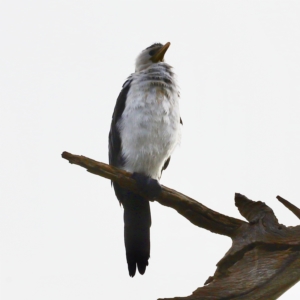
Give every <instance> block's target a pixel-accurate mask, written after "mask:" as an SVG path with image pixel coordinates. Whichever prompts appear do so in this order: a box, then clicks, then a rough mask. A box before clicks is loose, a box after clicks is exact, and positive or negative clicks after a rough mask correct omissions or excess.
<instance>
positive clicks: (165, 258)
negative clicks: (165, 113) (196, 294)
mask: <svg viewBox="0 0 300 300" xmlns="http://www.w3.org/2000/svg"><path fill="white" fill-rule="evenodd" d="M299 16H300V2H299V1H286V0H285V1H212V0H209V1H195V2H190V1H161V0H160V1H153V0H152V1H116V2H114V1H100V0H97V1H86V0H85V1H82V0H78V1H76V0H73V1H70V0H69V1H66V0H59V1H53V0H52V1H45V0H40V1H24V0H23V1H6V0H4V1H3V0H2V1H1V4H0V31H1V32H0V41H1V47H0V100H1V110H0V140H1V152H0V153H1V171H0V174H1V177H0V193H1V194H0V298H1V300H2V299H3V300H23V299H24V300H27V299H28V300H41V299H42V300H52V299H55V300H65V299H72V300H81V299H85V300H87V299H88V300H96V299H97V300H98V299H125V300H127V299H130V300H141V299H143V300H154V299H157V298H160V297H161V298H164V297H175V296H187V295H190V294H191V293H192V292H193V291H194V290H195V289H196V288H198V287H199V286H201V285H202V284H203V283H204V282H205V280H206V279H207V278H208V277H209V276H210V275H213V273H214V271H215V265H216V263H217V262H218V261H219V260H220V259H221V258H222V257H223V255H224V254H225V252H226V251H227V250H228V249H229V247H230V245H231V240H230V239H228V238H226V237H223V236H219V235H216V234H213V233H210V232H208V231H206V230H203V229H201V228H198V227H195V226H194V225H192V224H191V223H190V222H189V221H187V220H186V219H184V218H183V217H182V216H180V215H179V214H178V213H177V212H176V211H174V210H172V209H170V208H166V207H163V206H161V205H159V204H158V203H153V204H151V209H152V220H153V225H152V229H151V243H152V244H151V259H150V265H149V267H148V268H147V271H146V273H145V275H144V276H140V275H139V274H137V275H136V276H135V277H134V278H130V277H129V275H128V271H127V264H126V259H125V249H124V245H123V243H124V242H123V215H122V214H123V209H122V208H121V207H120V206H119V204H118V201H117V200H116V198H115V196H114V192H113V189H112V188H111V186H110V183H109V181H108V180H105V179H104V178H101V177H97V176H95V175H92V174H89V173H87V172H86V171H85V170H84V169H83V168H80V167H78V166H75V165H70V164H69V163H68V162H67V161H65V160H63V159H62V158H61V153H62V152H63V151H68V152H71V153H74V154H80V155H85V156H88V157H91V158H93V159H96V160H99V161H103V162H108V155H107V152H108V146H107V136H108V131H109V127H110V121H111V115H112V112H113V108H114V105H115V101H116V98H117V96H118V94H119V92H120V89H121V86H122V84H123V82H124V81H125V80H126V78H127V76H128V75H129V74H130V73H132V72H133V71H134V62H135V58H136V56H137V55H138V54H139V53H140V51H142V50H143V49H144V48H146V47H148V46H150V45H151V44H152V43H154V42H161V43H166V42H168V41H170V42H171V47H170V48H169V50H168V52H167V54H166V61H167V62H168V63H169V64H171V65H172V66H173V67H174V71H175V73H176V74H177V75H178V81H179V85H180V87H181V103H180V105H181V116H182V119H183V123H184V129H183V138H182V143H181V146H180V147H179V148H177V149H176V153H175V154H174V155H173V156H172V160H171V163H170V166H169V168H168V169H167V170H166V171H165V172H164V174H163V177H162V180H161V182H162V184H164V185H166V186H168V187H170V188H174V189H176V190H178V191H180V192H182V193H185V194H187V195H189V196H191V197H193V198H194V199H196V200H198V201H199V202H201V203H203V204H204V205H206V206H208V207H210V208H212V209H214V210H217V211H219V212H221V213H223V214H226V215H230V216H233V217H238V218H242V217H241V216H240V215H239V213H238V211H237V209H236V208H235V206H234V200H233V199H234V193H235V192H239V193H242V194H245V195H246V196H247V197H249V198H250V199H253V200H262V201H264V202H266V203H267V204H268V205H269V206H270V207H271V208H272V209H273V210H274V211H275V213H276V215H277V217H278V219H279V221H280V222H281V223H283V224H285V225H289V226H291V225H293V226H294V225H297V224H299V220H297V218H296V217H295V216H293V215H292V213H290V212H289V211H288V210H287V209H285V208H284V207H283V206H282V205H281V204H280V203H278V202H277V200H276V198H275V197H276V196H277V195H281V196H282V197H284V198H286V199H288V200H290V201H292V202H293V203H294V204H296V205H298V206H300V201H299V199H300V186H299V176H300V158H299V153H300V139H299V134H300V118H299V115H300V103H299V99H300V85H299V82H300V59H299V54H300V17H299ZM299 294H300V284H298V285H296V286H294V287H293V288H292V289H291V290H290V291H288V292H287V293H286V294H285V295H284V296H282V297H281V298H280V299H282V300H283V299H289V300H293V299H298V298H299Z"/></svg>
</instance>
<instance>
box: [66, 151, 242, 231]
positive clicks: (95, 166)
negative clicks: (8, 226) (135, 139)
mask: <svg viewBox="0 0 300 300" xmlns="http://www.w3.org/2000/svg"><path fill="white" fill-rule="evenodd" d="M62 157H63V158H65V159H67V160H68V161H69V162H70V163H71V164H76V165H79V166H81V167H84V168H86V169H87V171H88V172H90V173H93V174H96V175H100V176H102V177H105V178H108V179H110V180H112V181H115V182H117V183H118V184H119V185H120V186H122V187H124V188H126V189H128V190H131V191H133V192H135V193H138V194H139V193H140V192H139V190H138V189H137V186H136V183H135V180H134V179H132V178H131V173H128V172H125V171H124V170H120V169H117V168H115V167H113V166H110V165H107V164H104V163H101V162H97V161H95V160H92V159H90V158H88V157H85V156H79V155H73V154H71V153H68V152H63V153H62ZM162 188H163V189H162V192H161V194H160V195H159V197H158V199H155V201H157V202H159V203H160V204H162V205H164V206H168V207H172V208H174V209H175V210H177V212H178V213H180V214H181V215H183V216H184V217H185V218H187V219H188V220H189V221H190V222H192V223H193V224H194V225H197V226H200V227H202V228H205V229H207V230H210V231H211V232H214V233H218V234H222V235H226V236H232V235H233V234H234V232H235V231H236V230H237V229H238V228H239V227H240V226H241V225H242V224H244V223H245V222H244V221H242V220H239V219H235V218H231V217H228V216H225V215H222V214H220V213H218V212H215V211H213V210H211V209H209V208H208V207H206V206H204V205H202V204H201V203H199V202H197V201H196V200H194V199H192V198H190V197H188V196H185V195H183V194H181V193H179V192H176V191H175V190H172V189H170V188H167V187H165V186H162Z"/></svg>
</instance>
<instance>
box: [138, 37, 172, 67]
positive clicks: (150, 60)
mask: <svg viewBox="0 0 300 300" xmlns="http://www.w3.org/2000/svg"><path fill="white" fill-rule="evenodd" d="M170 45H171V43H170V42H168V43H166V44H165V45H162V44H160V43H156V44H153V45H151V46H150V47H148V48H146V49H145V50H143V51H142V53H141V54H140V55H139V56H138V57H137V59H136V62H135V71H136V72H139V71H142V70H143V69H146V68H148V67H150V66H151V65H152V64H156V63H159V62H162V61H164V56H165V53H166V52H167V50H168V48H169V47H170Z"/></svg>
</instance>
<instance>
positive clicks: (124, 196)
mask: <svg viewBox="0 0 300 300" xmlns="http://www.w3.org/2000/svg"><path fill="white" fill-rule="evenodd" d="M114 187H115V192H116V195H117V198H118V199H119V201H120V202H121V203H122V205H123V207H124V240H125V248H126V258H127V264H128V271H129V275H130V276H131V277H133V276H134V275H135V272H136V267H137V268H138V271H139V273H140V274H144V273H145V270H146V267H147V266H148V260H149V258H150V226H151V212H150V204H149V201H148V200H147V199H145V198H143V197H142V196H139V195H136V194H134V193H132V192H130V191H127V190H125V189H122V188H120V187H119V186H117V185H116V184H114Z"/></svg>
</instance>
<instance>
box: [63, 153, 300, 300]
mask: <svg viewBox="0 0 300 300" xmlns="http://www.w3.org/2000/svg"><path fill="white" fill-rule="evenodd" d="M62 157H63V158H65V159H67V160H68V161H69V162H70V163H72V164H77V165H79V166H82V167H84V168H86V169H87V171H88V172H90V173H93V174H96V175H99V176H102V177H105V178H108V179H110V180H112V181H115V182H117V183H118V184H119V185H120V186H122V187H124V188H126V189H129V190H131V191H133V192H135V193H140V192H139V190H138V189H137V186H136V183H135V181H134V179H132V178H131V174H130V173H128V172H125V171H123V170H119V169H117V168H114V167H112V166H110V165H107V164H104V163H100V162H97V161H95V160H92V159H90V158H87V157H84V156H79V155H73V154H71V153H68V152H63V154H62ZM277 198H278V200H279V201H280V202H282V203H283V204H284V205H285V206H286V207H287V208H288V209H290V210H291V211H292V212H293V213H294V214H295V215H296V216H298V217H300V210H299V208H297V207H296V206H295V205H293V204H291V203H290V202H288V201H287V200H285V199H283V198H281V197H280V196H278V197H277ZM155 201H157V202H159V203H160V204H162V205H164V206H168V207H172V208H174V209H175V210H176V211H177V212H178V213H179V214H181V215H182V216H184V217H185V218H187V219H188V220H189V221H190V222H192V223H193V224H194V225H196V226H199V227H202V228H205V229H207V230H210V231H211V232H214V233H218V234H222V235H226V236H228V237H231V239H232V246H231V248H230V249H229V251H228V252H227V253H226V254H225V255H224V257H223V258H222V259H221V260H220V261H219V262H218V264H217V270H216V272H215V274H214V276H212V277H209V279H208V280H207V281H206V282H205V286H203V287H201V288H198V289H197V290H196V291H195V292H194V293H193V294H192V295H190V296H188V297H177V298H172V299H173V300H175V299H177V300H179V299H182V300H200V299H201V300H229V299H239V300H273V299H278V297H279V296H280V295H282V294H283V293H284V292H285V291H286V290H288V289H289V288H290V287H291V286H293V285H294V284H295V283H297V282H298V281H299V280H300V226H296V227H286V226H284V225H281V224H279V223H278V220H277V218H276V217H275V215H274V213H273V211H272V209H271V208H270V207H268V206H267V205H266V204H265V203H263V202H261V201H252V200H249V199H247V197H245V196H243V195H241V194H236V195H235V205H236V206H237V208H238V209H239V211H240V213H241V215H242V216H244V217H245V218H246V219H247V220H248V221H249V223H247V222H245V221H242V220H239V219H235V218H231V217H228V216H225V215H222V214H220V213H218V212H215V211H213V210H211V209H209V208H207V207H206V206H204V205H202V204H201V203H199V202H197V201H196V200H194V199H192V198H190V197H188V196H185V195H183V194H181V193H179V192H177V191H175V190H172V189H170V188H167V187H164V186H163V189H162V192H161V194H160V195H159V197H158V199H156V200H155ZM165 300H171V298H170V299H165Z"/></svg>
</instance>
